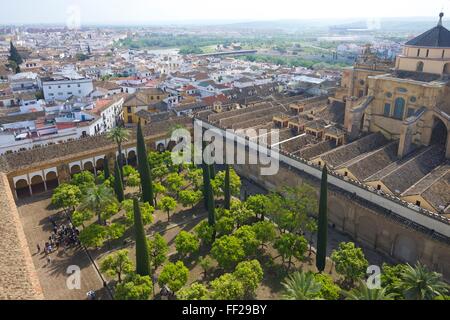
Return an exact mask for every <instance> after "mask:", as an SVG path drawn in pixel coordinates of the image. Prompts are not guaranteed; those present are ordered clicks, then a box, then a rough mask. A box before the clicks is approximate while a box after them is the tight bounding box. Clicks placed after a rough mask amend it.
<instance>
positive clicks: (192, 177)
mask: <svg viewBox="0 0 450 320" xmlns="http://www.w3.org/2000/svg"><path fill="white" fill-rule="evenodd" d="M202 174H203V170H202V169H190V170H189V171H188V173H187V174H186V177H187V179H188V180H189V181H190V183H191V184H192V186H193V187H194V190H195V191H198V190H200V188H201V187H202V185H203V180H202Z"/></svg>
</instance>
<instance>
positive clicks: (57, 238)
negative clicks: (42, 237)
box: [37, 218, 80, 255]
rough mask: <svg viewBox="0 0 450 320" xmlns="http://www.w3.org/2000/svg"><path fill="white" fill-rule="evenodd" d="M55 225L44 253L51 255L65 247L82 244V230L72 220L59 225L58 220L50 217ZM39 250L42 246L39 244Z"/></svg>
mask: <svg viewBox="0 0 450 320" xmlns="http://www.w3.org/2000/svg"><path fill="white" fill-rule="evenodd" d="M50 221H51V223H52V226H53V230H52V234H51V235H50V236H49V237H48V241H47V242H45V245H44V253H45V254H46V255H49V254H50V253H52V252H54V251H56V250H58V249H59V248H63V250H65V249H66V248H68V247H71V246H78V245H80V239H79V235H80V231H79V230H78V229H77V228H76V227H74V226H73V225H72V223H71V222H70V220H69V221H68V223H67V224H61V225H58V224H57V223H56V221H55V220H54V219H52V218H50ZM37 250H38V252H40V251H41V247H40V245H39V244H38V245H37Z"/></svg>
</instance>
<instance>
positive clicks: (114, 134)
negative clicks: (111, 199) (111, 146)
mask: <svg viewBox="0 0 450 320" xmlns="http://www.w3.org/2000/svg"><path fill="white" fill-rule="evenodd" d="M107 136H108V139H109V140H111V141H112V142H114V143H115V144H117V152H118V153H119V155H118V157H117V162H118V163H119V169H120V175H121V177H122V183H124V181H123V177H124V175H123V163H124V159H123V152H122V144H123V143H124V142H127V141H128V139H129V138H130V131H128V130H127V129H125V128H123V127H115V128H113V129H111V130H110V131H109V132H108V134H107Z"/></svg>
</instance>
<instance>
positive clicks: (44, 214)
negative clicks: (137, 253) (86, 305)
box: [18, 194, 109, 300]
mask: <svg viewBox="0 0 450 320" xmlns="http://www.w3.org/2000/svg"><path fill="white" fill-rule="evenodd" d="M49 196H50V195H49V194H45V195H41V196H39V197H33V198H32V199H28V200H24V201H21V202H20V203H18V209H19V214H20V219H21V220H22V224H23V228H24V232H25V235H26V237H27V241H28V245H29V247H30V251H31V254H32V257H33V263H34V265H35V267H36V271H37V273H38V276H39V280H40V282H41V286H42V290H43V291H44V296H45V299H48V300H84V299H86V293H87V292H88V291H90V290H94V291H96V292H97V297H98V298H99V299H109V296H108V294H107V292H106V290H105V289H104V288H103V284H102V281H101V278H100V276H99V275H98V273H97V271H96V269H95V268H94V266H93V264H92V263H91V261H90V259H89V257H88V255H87V254H86V252H85V251H84V250H83V249H81V248H80V249H68V250H67V251H66V252H65V253H64V252H63V250H62V249H60V250H59V251H57V252H54V253H52V254H51V255H50V258H51V262H50V264H48V263H47V258H46V256H45V254H43V253H41V254H38V253H37V248H36V245H37V244H38V243H39V245H40V246H41V251H42V250H43V248H44V243H45V242H46V241H47V240H48V237H49V236H50V235H51V230H52V224H51V222H50V220H49V217H50V216H54V217H55V218H56V219H55V220H56V221H57V222H58V223H59V222H60V221H64V217H63V215H61V214H59V215H58V212H56V211H51V210H47V209H46V208H47V207H48V205H49V204H50V199H49ZM72 265H76V266H79V267H80V270H81V279H80V280H81V289H79V290H69V289H68V288H67V285H66V281H67V278H68V277H69V276H70V275H69V274H67V268H68V267H69V266H72Z"/></svg>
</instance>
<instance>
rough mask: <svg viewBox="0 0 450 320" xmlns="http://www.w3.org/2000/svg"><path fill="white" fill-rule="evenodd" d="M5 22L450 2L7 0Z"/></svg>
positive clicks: (130, 19)
mask: <svg viewBox="0 0 450 320" xmlns="http://www.w3.org/2000/svg"><path fill="white" fill-rule="evenodd" d="M1 2H3V3H0V9H1V10H0V25H5V24H34V23H64V24H73V23H81V25H83V24H127V23H133V24H140V23H142V24H158V23H164V22H170V23H173V22H178V23H183V22H190V23H192V22H194V21H198V22H201V21H268V20H288V19H289V20H290V19H318V18H322V19H330V18H333V19H336V18H379V17H437V16H438V14H439V12H440V11H441V10H443V11H444V12H447V15H448V18H449V19H450V0H427V1H425V0H370V1H367V0H9V1H7V0H1Z"/></svg>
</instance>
